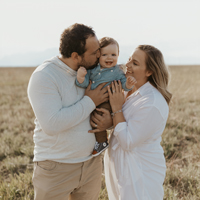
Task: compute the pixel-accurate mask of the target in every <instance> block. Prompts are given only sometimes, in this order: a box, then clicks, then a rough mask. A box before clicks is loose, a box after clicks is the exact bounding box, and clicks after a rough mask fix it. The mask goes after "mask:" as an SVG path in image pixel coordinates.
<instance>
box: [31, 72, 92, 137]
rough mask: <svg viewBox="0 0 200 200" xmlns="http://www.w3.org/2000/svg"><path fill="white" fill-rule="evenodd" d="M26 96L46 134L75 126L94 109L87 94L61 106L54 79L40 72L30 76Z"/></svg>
mask: <svg viewBox="0 0 200 200" xmlns="http://www.w3.org/2000/svg"><path fill="white" fill-rule="evenodd" d="M69 95H70V94H69ZM28 98H29V101H30V103H31V105H32V108H33V111H34V113H35V116H36V118H37V119H38V121H39V124H40V126H41V128H42V130H43V131H44V132H45V133H46V134H48V135H55V134H58V133H61V132H63V131H66V130H68V129H70V128H72V127H74V126H76V125H77V124H79V123H81V122H82V121H84V120H85V119H86V118H87V117H88V116H89V115H90V113H91V112H92V111H93V110H94V109H95V104H94V102H93V101H92V100H91V98H90V97H88V96H84V97H83V98H82V99H81V100H80V101H77V102H75V103H74V104H73V105H71V106H69V107H63V106H62V97H61V95H60V93H59V90H58V88H57V85H56V83H55V81H54V80H53V78H52V77H50V76H49V75H47V74H45V73H42V72H35V73H34V74H33V75H32V77H31V78H30V81H29V85H28Z"/></svg>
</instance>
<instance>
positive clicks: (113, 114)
mask: <svg viewBox="0 0 200 200" xmlns="http://www.w3.org/2000/svg"><path fill="white" fill-rule="evenodd" d="M120 112H122V110H118V111H116V112H114V113H111V116H112V117H114V116H115V114H117V113H120Z"/></svg>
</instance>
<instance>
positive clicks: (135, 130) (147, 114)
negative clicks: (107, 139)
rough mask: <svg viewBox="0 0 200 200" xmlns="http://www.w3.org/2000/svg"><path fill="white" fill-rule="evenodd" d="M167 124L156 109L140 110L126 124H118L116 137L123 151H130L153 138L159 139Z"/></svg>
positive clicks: (146, 108) (145, 108)
mask: <svg viewBox="0 0 200 200" xmlns="http://www.w3.org/2000/svg"><path fill="white" fill-rule="evenodd" d="M130 109H131V108H130ZM165 124H166V122H165V120H164V119H163V118H162V116H161V114H160V111H159V110H158V109H157V108H156V107H154V106H152V107H150V106H149V107H144V108H141V109H139V112H137V113H133V116H132V117H131V118H130V119H128V120H127V121H126V122H122V123H118V124H117V126H116V127H115V131H114V135H115V136H116V138H117V140H118V142H119V144H120V146H121V147H122V149H124V150H125V151H130V150H132V149H134V148H135V147H137V146H139V145H140V144H142V143H143V142H145V141H147V140H148V139H149V138H151V137H152V136H153V138H154V139H156V138H158V137H159V136H160V135H161V134H162V132H163V130H164V128H165Z"/></svg>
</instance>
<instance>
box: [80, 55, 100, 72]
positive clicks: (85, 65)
mask: <svg viewBox="0 0 200 200" xmlns="http://www.w3.org/2000/svg"><path fill="white" fill-rule="evenodd" d="M98 63H99V58H98V59H97V61H96V62H95V63H94V64H93V65H92V66H91V65H88V64H87V62H86V61H85V60H84V58H82V62H81V63H79V65H78V68H80V67H85V68H86V69H87V70H88V69H94V68H95V67H96V66H97V65H98Z"/></svg>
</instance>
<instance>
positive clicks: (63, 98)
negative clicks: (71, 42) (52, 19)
mask: <svg viewBox="0 0 200 200" xmlns="http://www.w3.org/2000/svg"><path fill="white" fill-rule="evenodd" d="M76 74H77V72H76V71H74V70H72V69H71V68H70V67H68V66H67V65H66V64H64V63H63V62H62V61H61V60H60V59H59V58H58V57H53V58H52V59H50V60H48V61H46V62H44V63H43V64H42V65H40V66H39V67H37V68H36V70H35V71H34V72H33V74H32V76H31V78H30V81H29V85H28V98H29V101H30V103H31V106H32V108H33V111H34V113H35V116H36V119H35V130H34V136H33V139H34V143H35V147H34V159H33V161H43V160H53V161H57V162H62V163H78V162H83V161H86V160H88V159H90V158H91V152H92V150H93V147H94V144H95V136H94V134H92V133H88V130H90V129H91V126H90V123H89V119H90V113H91V112H92V111H93V110H94V109H95V104H94V102H93V101H92V100H91V98H89V97H88V96H84V93H85V89H83V88H79V87H77V86H76V85H75V79H76Z"/></svg>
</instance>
